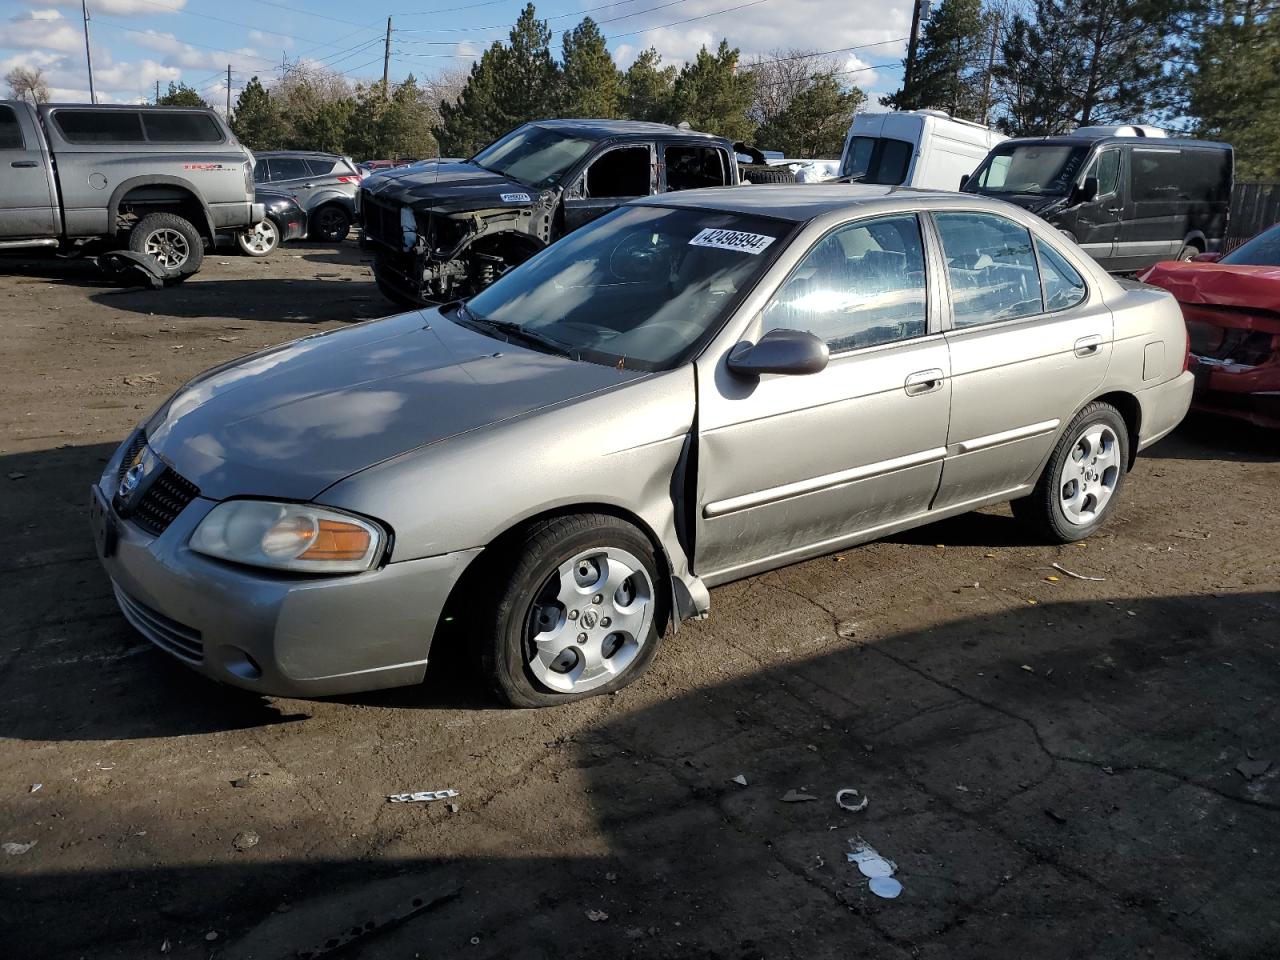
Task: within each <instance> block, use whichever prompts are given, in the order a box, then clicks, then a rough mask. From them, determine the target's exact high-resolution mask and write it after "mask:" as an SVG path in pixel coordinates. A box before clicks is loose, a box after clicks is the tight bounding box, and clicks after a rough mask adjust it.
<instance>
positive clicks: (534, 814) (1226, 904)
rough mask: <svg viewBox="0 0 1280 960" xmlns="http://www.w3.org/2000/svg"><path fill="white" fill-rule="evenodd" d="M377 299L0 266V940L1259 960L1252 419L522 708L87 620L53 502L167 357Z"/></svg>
mask: <svg viewBox="0 0 1280 960" xmlns="http://www.w3.org/2000/svg"><path fill="white" fill-rule="evenodd" d="M385 312H389V308H388V307H387V305H386V304H384V303H383V302H382V301H381V300H380V299H379V296H378V294H377V292H376V290H375V289H374V287H373V285H372V283H371V282H370V276H369V271H368V268H367V265H366V264H365V263H364V262H362V260H361V254H360V252H359V250H358V249H357V248H356V246H355V245H354V244H352V243H347V244H344V245H343V246H342V247H341V248H338V247H322V246H306V245H303V246H292V247H287V248H285V249H284V250H282V251H280V252H279V253H277V254H276V255H275V256H273V257H272V258H270V259H267V260H265V261H255V260H250V259H248V258H244V257H239V256H235V255H221V254H218V255H214V256H211V257H210V258H209V259H208V260H207V261H206V267H205V269H204V271H203V272H201V273H200V274H199V275H198V276H197V277H196V278H194V279H193V280H191V281H190V282H189V283H187V284H186V285H185V286H182V287H180V288H176V289H170V290H164V291H149V290H146V291H143V290H127V289H122V288H119V287H116V286H112V285H110V284H107V283H105V282H103V281H102V280H101V279H100V278H99V277H98V276H97V274H96V273H95V271H94V270H93V268H92V267H91V266H90V265H88V264H84V263H74V262H71V263H68V262H59V261H54V260H42V261H21V260H13V259H10V260H0V337H2V338H3V339H2V341H0V342H2V344H3V347H2V349H3V358H4V361H3V365H2V379H0V401H2V402H0V521H2V523H3V526H2V527H0V567H2V568H3V577H0V610H2V611H3V616H2V617H0V718H2V720H0V841H3V842H4V843H5V844H19V845H21V846H25V845H26V844H30V843H34V844H35V845H34V846H32V847H30V848H28V849H26V850H25V852H20V853H18V852H7V851H14V850H18V849H21V846H20V847H6V848H5V849H6V852H5V853H2V854H0V943H3V944H4V945H5V946H4V953H5V955H6V956H10V957H15V958H19V957H21V958H43V957H55V958H64V957H66V958H76V957H85V958H138V957H147V956H153V955H161V954H166V953H167V955H169V956H172V957H181V958H212V957H218V958H223V960H237V958H238V960H246V958H258V960H275V958H282V960H283V958H294V957H306V956H310V957H324V958H326V960H328V958H333V957H344V958H349V957H356V958H383V957H387V958H411V957H423V958H427V957H430V958H437V957H455V956H456V957H474V958H489V957H504V958H505V957H518V958H535V957H538V958H541V957H547V958H559V957H593V958H594V957H615V956H616V957H631V956H635V957H645V958H686V957H696V958H741V960H748V958H760V957H767V958H805V960H811V958H828V957H829V958H849V957H873V958H881V957H884V958H905V957H913V956H914V957H923V958H929V960H935V958H936V960H943V958H968V957H974V958H1037V960H1039V958H1059V957H1062V958H1068V957H1069V958H1089V960H1093V958H1112V957H1114V958H1132V957H1143V956H1151V957H1158V958H1162V960H1181V958H1205V957H1209V958H1211V957H1223V958H1228V957H1229V958H1231V960H1249V958H1258V960H1262V958H1275V957H1277V956H1280V855H1278V854H1280V841H1278V839H1277V838H1280V736H1278V734H1280V706H1278V704H1280V700H1278V697H1277V695H1278V694H1280V630H1278V629H1277V622H1278V618H1277V613H1278V611H1280V563H1278V561H1277V557H1278V555H1280V496H1278V495H1280V437H1277V436H1276V435H1275V434H1268V433H1264V432H1262V431H1258V430H1253V429H1248V428H1243V427H1237V426H1235V425H1232V424H1229V423H1223V422H1218V421H1212V420H1203V419H1193V420H1191V421H1188V423H1187V424H1185V425H1184V426H1183V427H1182V428H1180V429H1179V431H1178V432H1177V433H1176V434H1175V435H1174V436H1172V437H1171V438H1169V439H1168V440H1166V441H1164V442H1163V443H1161V444H1159V445H1158V446H1157V447H1156V448H1154V449H1153V450H1151V451H1150V452H1149V453H1148V454H1146V455H1144V456H1142V457H1141V458H1140V459H1139V460H1138V464H1137V467H1136V468H1135V470H1134V471H1133V473H1132V474H1131V475H1130V477H1129V483H1128V486H1127V488H1126V490H1125V491H1124V497H1123V502H1122V503H1121V504H1120V507H1119V512H1118V515H1117V516H1116V518H1115V519H1114V521H1113V522H1112V523H1111V524H1110V525H1109V527H1108V528H1107V529H1105V530H1104V531H1103V532H1102V533H1101V534H1100V535H1098V536H1096V537H1094V538H1093V539H1091V540H1090V541H1088V543H1087V544H1081V545H1076V546H1069V547H1053V548H1050V547H1045V546H1040V545H1037V544H1034V543H1031V542H1029V541H1028V540H1026V539H1025V538H1024V537H1023V535H1022V534H1021V533H1020V532H1019V529H1018V528H1017V527H1016V526H1015V525H1014V523H1013V520H1012V519H1011V517H1010V516H1009V513H1008V510H1007V509H1005V508H1002V509H998V510H992V511H989V512H984V513H981V514H975V515H971V516H968V517H963V518H960V519H957V520H954V521H950V522H946V523H943V524H938V525H936V526H932V527H928V528H925V529H922V530H919V531H916V532H913V533H910V534H906V535H903V536H899V537H895V538H893V539H891V540H889V541H886V542H882V543H877V544H873V545H870V546H867V547H864V548H860V549H857V550H852V551H848V552H847V553H845V554H841V555H838V556H833V557H828V558H824V559H820V560H815V561H812V562H810V563H805V564H800V565H797V566H793V567H789V568H787V569H784V570H781V571H778V572H775V573H770V574H767V575H764V576H760V577H755V578H752V579H750V580H747V581H744V582H741V583H737V584H733V585H730V586H727V587H723V588H721V589H717V590H715V591H713V593H712V599H713V614H712V617H711V618H710V619H709V620H707V621H705V622H702V623H694V624H686V625H685V626H684V627H682V628H681V629H680V631H679V632H678V633H676V634H675V635H673V636H670V637H668V638H667V640H666V642H665V645H664V648H663V650H662V651H661V653H660V655H659V656H658V658H657V661H656V663H655V666H654V668H653V669H652V670H651V672H650V673H649V674H648V675H647V676H646V677H645V678H643V679H642V680H641V681H640V682H638V683H637V684H635V685H634V686H632V687H630V688H628V689H627V690H625V691H623V692H621V693H619V694H617V695H614V696H610V697H605V698H599V699H595V700H589V701H584V702H581V703H578V704H574V705H571V706H566V707H563V708H559V709H554V710H544V711H536V712H530V711H523V712H521V711H510V710H503V709H496V708H495V707H494V705H493V703H492V702H490V701H489V700H488V699H487V698H486V697H485V696H484V694H483V693H481V692H479V691H478V689H477V688H476V686H475V684H474V683H472V682H469V681H465V680H463V681H460V680H459V677H458V675H457V674H456V672H454V671H451V670H437V671H436V672H435V673H434V674H433V675H432V676H431V677H430V678H429V680H428V682H427V684H426V685H425V687H423V688H421V689H410V690H400V691H394V692H389V693H383V694H377V695H365V696H360V697H349V698H345V699H341V700H327V701H318V702H317V701H299V700H285V699H272V698H262V697H255V696H249V695H246V694H243V693H239V692H236V691H233V690H230V689H225V688H221V687H219V686H216V685H214V684H213V683H211V682H209V681H206V680H204V679H202V678H200V677H198V676H195V675H193V674H191V673H189V672H188V671H186V670H185V669H184V668H183V667H181V666H179V665H177V664H176V663H174V662H171V661H170V660H168V659H167V658H166V656H165V655H164V654H162V653H159V652H157V651H154V650H153V649H152V648H151V647H150V646H149V645H148V644H147V643H146V642H145V641H144V640H142V639H141V637H139V636H138V635H136V634H135V633H134V632H133V631H132V630H131V629H130V628H129V627H128V625H127V624H126V623H125V622H124V620H123V619H122V618H121V616H120V615H119V613H118V612H117V611H116V608H115V604H114V602H113V600H112V597H111V595H110V590H109V586H108V583H107V581H106V579H105V577H104V576H103V573H102V571H101V569H100V567H99V565H98V563H97V561H96V559H95V557H94V555H93V545H92V542H91V538H90V535H89V531H88V527H87V519H86V517H87V514H86V510H85V506H86V500H87V489H88V485H89V483H90V482H91V480H93V479H94V478H95V477H96V476H97V475H98V473H99V471H100V469H101V465H102V463H103V461H105V459H106V458H107V457H108V456H109V454H110V452H111V450H112V449H113V446H114V445H115V444H116V443H118V442H119V441H120V439H121V438H123V437H124V436H125V434H126V433H127V432H128V431H129V430H130V429H131V428H132V427H133V425H134V424H135V423H136V422H137V421H138V420H140V419H141V418H142V417H144V416H145V415H146V414H147V413H149V412H150V410H151V409H153V408H154V407H155V406H156V405H157V404H158V403H159V402H160V401H161V400H162V399H163V398H164V397H165V396H167V395H168V394H169V393H170V392H171V391H172V390H173V389H174V388H176V387H177V386H178V385H179V384H181V383H182V382H183V381H184V380H186V379H187V378H188V377H190V376H192V375H193V374H195V373H197V372H198V371H200V370H202V369H204V368H206V367H209V366H211V365H213V364H216V363H220V362H222V361H224V360H228V359H231V358H233V357H236V356H238V355H240V354H243V353H246V352H248V351H251V350H254V349H257V348H259V347H262V346H265V345H268V344H272V343H276V342H279V341H282V340H285V339H289V338H293V337H297V336H300V335H304V334H307V333H309V332H312V331H315V330H318V329H324V328H329V327H333V326H337V325H340V324H344V323H350V322H354V321H357V320H362V319H365V318H369V317H374V316H378V315H380V314H382V313H385ZM1054 562H1057V563H1059V564H1061V565H1062V566H1064V567H1066V568H1067V569H1069V570H1073V571H1076V572H1079V573H1082V574H1086V575H1088V576H1093V577H1103V578H1105V580H1103V581H1100V582H1099V581H1093V580H1076V579H1072V578H1070V577H1068V576H1065V575H1062V574H1059V573H1057V572H1056V571H1055V570H1053V569H1052V568H1051V567H1050V564H1052V563H1054ZM1055 576H1056V577H1058V578H1059V579H1057V580H1056V581H1053V580H1050V579H1049V578H1050V577H1055ZM1267 761H1270V764H1269V766H1268V764H1267ZM740 774H741V775H742V776H743V777H745V780H746V784H745V786H743V785H739V784H738V783H735V782H733V779H732V778H734V777H737V776H738V775H740ZM35 784H42V786H41V787H40V788H39V789H35V787H34V786H33V785H35ZM446 787H449V788H454V789H456V790H458V791H459V794H460V795H459V797H458V798H457V801H456V803H457V809H456V811H451V810H450V809H448V808H447V807H446V805H445V804H444V803H433V804H429V805H426V804H404V805H400V804H390V803H388V802H387V800H386V796H387V795H388V794H390V793H396V792H400V791H407V790H421V789H438V788H446ZM844 787H855V788H856V789H858V790H859V791H861V792H862V793H863V794H865V796H867V797H868V798H869V801H870V802H869V806H868V807H867V809H866V810H865V811H863V812H859V813H850V812H845V811H843V810H841V809H839V808H838V807H837V806H836V804H835V802H834V795H835V793H836V791H837V790H839V789H841V788H844ZM791 790H797V791H801V792H804V793H808V794H811V795H813V796H814V797H816V799H814V800H810V801H802V802H791V803H788V802H783V801H782V799H781V798H782V797H783V796H784V794H786V793H787V792H788V791H791ZM859 836H860V837H862V838H863V839H864V840H865V841H866V842H868V843H870V844H872V845H874V847H875V848H876V849H877V850H879V851H880V853H882V854H883V855H884V856H885V857H888V858H891V859H892V860H894V861H896V863H897V867H898V872H897V878H898V879H899V880H900V881H901V883H902V887H903V892H902V895H901V896H900V897H899V898H897V899H894V900H887V899H880V898H878V897H877V896H875V895H873V894H872V893H871V892H870V890H869V889H868V884H867V881H866V880H865V879H864V878H863V877H862V876H861V874H860V873H859V872H858V869H857V867H856V866H855V865H854V864H851V863H849V862H847V860H846V853H847V852H848V851H849V849H850V841H851V840H852V839H854V838H857V837H859ZM255 838H256V841H257V842H256V843H254V842H253V840H254V839H255Z"/></svg>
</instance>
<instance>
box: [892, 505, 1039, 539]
mask: <svg viewBox="0 0 1280 960" xmlns="http://www.w3.org/2000/svg"><path fill="white" fill-rule="evenodd" d="M884 541H885V542H886V543H910V544H920V545H923V546H934V545H936V544H939V543H941V544H945V545H947V546H952V547H1027V546H1035V545H1039V544H1041V543H1042V542H1043V541H1039V540H1036V539H1035V537H1033V536H1032V535H1031V534H1029V533H1028V532H1027V529H1026V527H1024V526H1023V525H1022V524H1021V523H1019V522H1018V521H1017V520H1015V519H1014V518H1013V515H1012V514H1011V513H1010V512H1009V507H1008V506H1007V505H1005V504H1001V505H999V506H995V507H986V508H984V509H983V510H982V511H980V512H976V513H962V514H960V515H959V516H956V517H949V518H947V519H946V520H939V521H937V522H936V523H930V524H928V525H926V526H923V527H912V528H911V529H910V530H904V531H902V532H900V533H895V534H893V535H892V536H888V537H885V538H884Z"/></svg>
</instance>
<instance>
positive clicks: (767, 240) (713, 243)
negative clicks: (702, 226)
mask: <svg viewBox="0 0 1280 960" xmlns="http://www.w3.org/2000/svg"><path fill="white" fill-rule="evenodd" d="M775 239H777V238H776V237H769V236H765V235H764V234H763V233H746V232H744V231H742V230H715V229H707V230H703V231H701V232H700V233H699V234H698V235H697V236H696V237H694V238H693V239H692V240H690V241H689V246H691V247H715V248H716V249H718V250H737V251H738V252H739V253H749V254H752V255H753V256H759V255H760V254H761V253H762V252H763V251H764V249H765V248H766V247H767V246H769V244H771V243H773V241H774V240H775Z"/></svg>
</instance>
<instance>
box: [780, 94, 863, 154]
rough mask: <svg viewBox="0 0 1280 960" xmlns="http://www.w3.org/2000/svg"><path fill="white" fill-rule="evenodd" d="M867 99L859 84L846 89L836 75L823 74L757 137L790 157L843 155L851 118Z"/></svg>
mask: <svg viewBox="0 0 1280 960" xmlns="http://www.w3.org/2000/svg"><path fill="white" fill-rule="evenodd" d="M865 100H866V95H865V94H864V93H863V92H862V91H861V90H859V89H857V88H856V87H855V88H853V89H852V90H842V89H841V88H840V84H839V83H837V82H836V78H835V77H834V76H832V75H831V74H823V75H820V76H818V77H815V78H814V79H813V81H812V82H811V83H810V84H809V86H808V87H806V88H805V89H803V90H801V91H800V92H799V93H797V94H796V95H795V96H794V97H792V99H791V102H790V103H788V104H787V106H786V107H784V108H783V109H782V110H781V112H779V113H778V114H777V115H776V116H774V117H773V118H772V119H771V120H769V121H768V122H766V123H765V124H764V125H763V126H761V127H760V129H759V130H757V131H756V134H755V139H756V141H757V142H758V143H760V144H761V145H763V146H766V147H768V148H770V149H772V150H781V151H782V152H783V153H785V154H786V155H787V156H788V157H839V156H840V153H841V151H842V150H843V149H844V138H845V134H846V132H847V131H848V129H849V120H850V118H851V117H852V116H853V114H854V112H855V111H856V110H857V109H858V107H860V106H861V105H862V104H863V102H864V101H865Z"/></svg>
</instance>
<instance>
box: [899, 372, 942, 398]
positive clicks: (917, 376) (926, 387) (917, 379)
mask: <svg viewBox="0 0 1280 960" xmlns="http://www.w3.org/2000/svg"><path fill="white" fill-rule="evenodd" d="M945 379H946V374H945V373H943V372H942V371H941V370H939V369H938V368H936V367H935V368H934V369H932V370H920V371H918V372H916V373H913V374H911V376H909V377H907V379H906V381H905V382H904V383H903V385H902V388H903V389H904V390H906V392H907V396H908V397H918V396H921V395H922V394H926V393H933V392H935V391H937V390H941V389H942V381H943V380H945Z"/></svg>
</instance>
